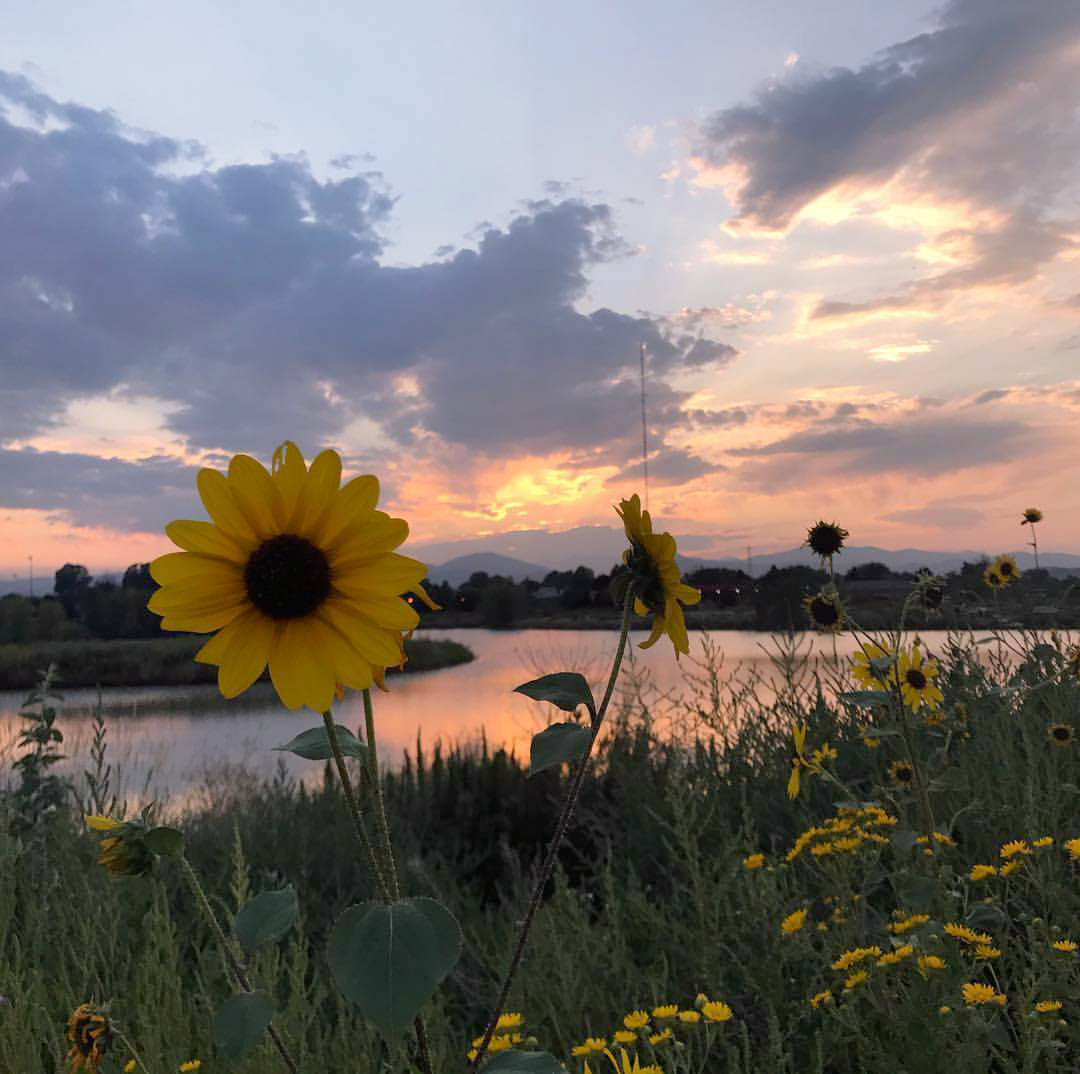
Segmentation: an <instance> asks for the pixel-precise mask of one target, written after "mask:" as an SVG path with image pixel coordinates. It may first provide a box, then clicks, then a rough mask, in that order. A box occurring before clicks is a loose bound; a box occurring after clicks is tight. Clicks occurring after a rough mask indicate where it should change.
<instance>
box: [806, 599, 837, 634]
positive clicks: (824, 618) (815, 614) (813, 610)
mask: <svg viewBox="0 0 1080 1074" xmlns="http://www.w3.org/2000/svg"><path fill="white" fill-rule="evenodd" d="M802 603H803V607H804V608H805V609H806V614H807V616H808V617H809V619H810V625H811V626H812V627H813V628H814V629H815V630H819V631H821V632H822V633H823V634H839V633H840V631H841V630H843V629H844V605H843V603H842V602H841V600H840V594H839V593H837V592H836V591H835V590H831V589H822V590H820V591H819V592H817V593H813V594H811V595H810V596H808V597H805V598H804V599H803V602H802Z"/></svg>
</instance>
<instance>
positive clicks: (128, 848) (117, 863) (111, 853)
mask: <svg viewBox="0 0 1080 1074" xmlns="http://www.w3.org/2000/svg"><path fill="white" fill-rule="evenodd" d="M86 824H87V827H89V828H90V829H92V830H93V831H95V832H104V833H106V834H105V835H104V836H103V837H102V840H101V842H100V843H99V844H98V848H99V849H100V850H101V857H99V858H98V865H104V866H105V868H106V869H108V870H109V872H110V873H112V874H113V875H114V876H145V875H146V874H147V873H148V872H150V870H151V869H152V868H153V867H154V859H155V857H156V855H155V854H154V852H153V851H152V850H151V849H150V848H149V847H148V846H147V845H146V833H147V832H148V831H149V830H150V828H149V825H148V824H146V822H145V820H127V821H122V820H114V819H113V818H112V817H97V816H91V817H87V818H86Z"/></svg>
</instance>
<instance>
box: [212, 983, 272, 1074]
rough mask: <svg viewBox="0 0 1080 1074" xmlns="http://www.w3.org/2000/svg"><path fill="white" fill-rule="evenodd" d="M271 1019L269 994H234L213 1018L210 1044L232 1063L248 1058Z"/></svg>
mask: <svg viewBox="0 0 1080 1074" xmlns="http://www.w3.org/2000/svg"><path fill="white" fill-rule="evenodd" d="M273 1015H274V1001H273V1000H272V999H271V998H270V993H269V992H238V993H237V994H236V995H235V996H230V997H229V998H228V999H227V1000H225V1002H224V1003H223V1004H222V1005H221V1006H220V1007H219V1008H218V1012H217V1014H215V1015H214V1027H213V1038H214V1043H215V1044H216V1045H217V1046H218V1048H220V1049H221V1052H222V1054H223V1055H224V1056H225V1058H226V1059H231V1060H232V1061H233V1062H236V1061H238V1060H240V1059H243V1058H244V1057H245V1056H246V1055H249V1054H250V1053H251V1052H252V1051H253V1050H254V1048H255V1046H256V1045H257V1044H258V1043H259V1041H260V1040H262V1035H263V1034H264V1033H265V1032H266V1027H267V1026H268V1025H269V1024H270V1019H271V1018H272V1017H273Z"/></svg>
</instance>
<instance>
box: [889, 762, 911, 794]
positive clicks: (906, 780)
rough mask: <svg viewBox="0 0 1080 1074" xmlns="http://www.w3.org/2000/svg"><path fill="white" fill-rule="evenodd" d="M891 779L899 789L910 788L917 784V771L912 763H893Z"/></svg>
mask: <svg viewBox="0 0 1080 1074" xmlns="http://www.w3.org/2000/svg"><path fill="white" fill-rule="evenodd" d="M889 778H890V779H891V780H892V781H893V783H895V784H896V785H897V786H898V787H905V788H907V787H910V786H911V785H912V783H914V782H915V769H914V768H912V767H911V762H910V761H893V763H892V764H891V765H889Z"/></svg>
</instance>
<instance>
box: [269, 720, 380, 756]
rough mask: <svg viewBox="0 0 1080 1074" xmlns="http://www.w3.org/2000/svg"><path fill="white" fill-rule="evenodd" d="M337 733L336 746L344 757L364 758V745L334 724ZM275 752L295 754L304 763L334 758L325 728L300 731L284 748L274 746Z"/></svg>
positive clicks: (351, 734)
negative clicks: (302, 759)
mask: <svg viewBox="0 0 1080 1074" xmlns="http://www.w3.org/2000/svg"><path fill="white" fill-rule="evenodd" d="M334 730H335V731H336V732H337V740H338V745H339V746H340V747H341V752H342V753H343V754H344V755H345V756H346V757H363V756H365V751H364V744H363V742H361V741H360V740H359V739H358V738H357V737H356V735H354V734H353V733H352V731H350V730H349V729H348V728H347V727H342V726H341V724H338V723H336V724H334ZM273 748H274V749H275V750H279V751H282V752H286V753H295V754H296V756H297V757H303V758H304V760H305V761H326V760H329V759H330V758H331V757H333V756H334V751H333V750H332V749H331V748H330V736H329V735H328V734H327V733H326V727H325V726H322V727H313V728H311V730H310V731H302V732H301V733H300V734H298V735H297V736H296V738H294V739H293V740H292V741H291V742H286V743H285V745H284V746H274V747H273Z"/></svg>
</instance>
